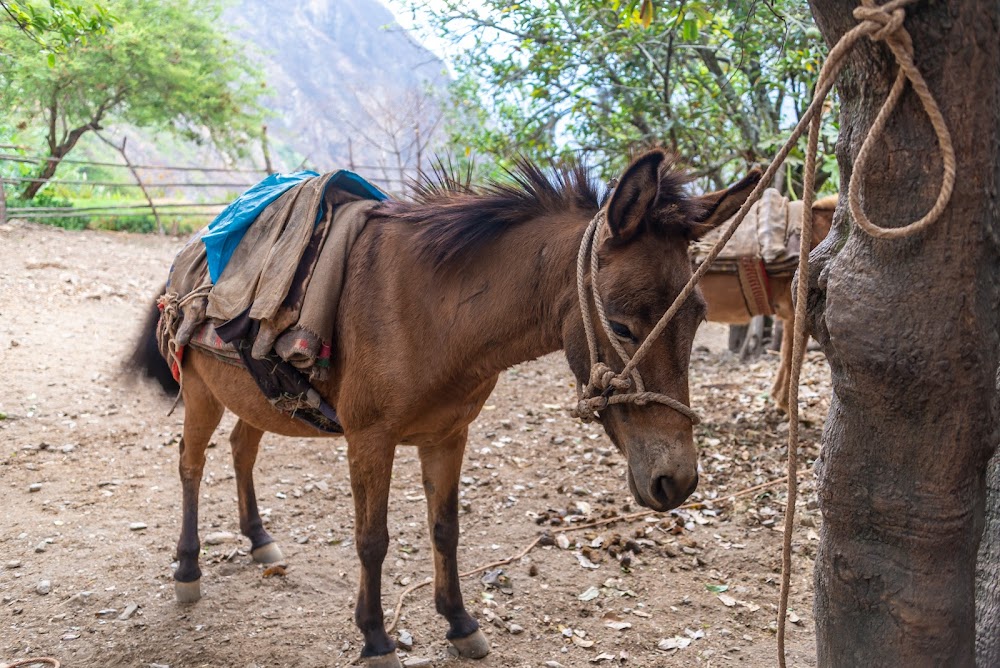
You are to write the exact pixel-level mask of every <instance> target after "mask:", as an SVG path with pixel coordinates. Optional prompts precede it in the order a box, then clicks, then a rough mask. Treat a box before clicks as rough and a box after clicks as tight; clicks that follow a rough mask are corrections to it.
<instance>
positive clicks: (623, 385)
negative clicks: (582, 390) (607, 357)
mask: <svg viewBox="0 0 1000 668" xmlns="http://www.w3.org/2000/svg"><path fill="white" fill-rule="evenodd" d="M631 388H632V381H631V380H629V379H628V378H622V377H621V376H619V375H618V374H617V373H616V372H615V371H614V370H612V369H611V367H609V366H608V365H607V364H605V363H603V362H598V363H596V364H594V366H593V367H591V369H590V382H589V383H587V391H586V394H587V396H588V397H590V396H595V395H601V394H604V393H605V392H607V391H608V389H611V390H614V391H615V392H627V391H628V390H630V389H631Z"/></svg>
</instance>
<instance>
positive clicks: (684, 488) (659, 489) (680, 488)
mask: <svg viewBox="0 0 1000 668" xmlns="http://www.w3.org/2000/svg"><path fill="white" fill-rule="evenodd" d="M697 487H698V474H697V472H696V473H695V474H694V476H692V477H691V478H689V479H685V480H683V481H678V480H677V479H676V478H674V477H673V476H669V475H663V476H660V477H659V478H657V479H656V483H655V484H654V486H653V494H654V496H655V497H656V502H657V505H659V506H661V507H662V508H663V509H664V510H670V509H672V508H676V507H677V506H679V505H681V504H682V503H683V502H684V500H685V499H687V498H688V497H689V496H691V494H692V493H693V492H694V490H695V488H697Z"/></svg>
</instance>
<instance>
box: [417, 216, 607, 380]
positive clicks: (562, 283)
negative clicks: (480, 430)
mask: <svg viewBox="0 0 1000 668" xmlns="http://www.w3.org/2000/svg"><path fill="white" fill-rule="evenodd" d="M590 217H591V214H588V213H586V212H566V213H560V214H556V215H549V216H545V217H540V218H538V219H536V220H531V221H527V222H525V223H522V224H520V225H517V226H514V227H513V228H512V229H510V230H507V231H506V232H504V233H503V234H501V235H500V236H499V237H498V238H497V239H495V240H493V241H492V242H491V243H489V244H487V245H486V246H485V247H483V248H482V249H479V250H477V251H476V252H475V253H474V254H472V255H470V256H469V257H468V258H467V259H466V260H465V264H463V265H461V266H457V267H456V268H454V269H445V270H443V271H442V270H439V272H440V273H439V276H440V278H439V279H438V282H437V284H436V285H435V291H438V290H440V293H441V294H440V295H439V296H438V298H437V299H435V300H433V303H429V304H428V308H430V309H431V310H432V311H434V312H435V315H436V318H437V319H438V322H441V323H450V326H449V327H448V332H447V338H448V339H449V341H450V344H451V345H452V346H455V347H457V348H458V349H459V350H461V351H462V353H463V354H462V355H461V356H460V358H461V362H460V363H462V364H465V365H467V368H468V369H469V371H470V372H472V375H474V376H480V377H485V376H489V375H495V374H498V373H500V372H502V371H503V370H504V369H507V368H509V367H511V366H513V365H515V364H518V363H520V362H524V361H527V360H531V359H534V358H536V357H540V356H541V355H545V354H547V353H550V352H554V351H556V350H560V349H561V348H562V347H563V327H564V326H565V323H566V322H567V319H568V318H570V317H572V316H573V313H578V312H579V308H578V305H577V296H576V295H577V292H576V258H577V253H578V250H579V245H580V240H581V239H582V237H583V232H584V229H585V228H586V224H587V221H588V220H589V218H590ZM428 301H431V300H428ZM576 317H579V316H576ZM455 373H461V370H459V369H456V370H455Z"/></svg>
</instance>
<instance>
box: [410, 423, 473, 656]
mask: <svg viewBox="0 0 1000 668" xmlns="http://www.w3.org/2000/svg"><path fill="white" fill-rule="evenodd" d="M467 435H468V432H467V430H464V429H463V430H462V432H461V433H459V434H457V435H455V436H453V437H451V438H449V439H447V440H445V441H442V442H441V443H438V444H437V445H434V446H423V447H421V448H420V449H419V453H420V465H421V468H422V470H423V479H424V493H425V495H426V496H427V523H428V525H429V527H430V533H431V544H432V545H433V548H434V604H435V607H436V608H437V611H438V612H439V613H441V614H442V615H444V617H445V619H447V620H448V626H449V628H448V634H447V638H448V640H450V641H451V643H452V644H453V645H454V646H455V649H457V650H458V653H459V654H461V655H462V656H463V657H466V658H469V659H481V658H482V657H484V656H486V655H487V654H489V652H490V643H489V641H487V640H486V636H484V635H483V632H482V631H480V630H479V623H478V622H476V620H475V619H473V618H472V616H471V615H469V613H468V612H467V611H466V610H465V603H464V602H463V601H462V590H461V588H460V587H459V580H458V555H457V553H458V480H459V475H460V474H461V470H462V456H463V454H464V453H465V441H466V437H467Z"/></svg>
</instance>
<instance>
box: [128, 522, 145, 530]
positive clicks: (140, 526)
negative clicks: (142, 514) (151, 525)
mask: <svg viewBox="0 0 1000 668" xmlns="http://www.w3.org/2000/svg"><path fill="white" fill-rule="evenodd" d="M128 528H129V531H142V530H143V529H145V528H146V523H145V522H132V523H131V524H129V525H128Z"/></svg>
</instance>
